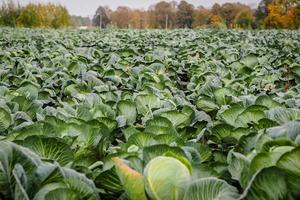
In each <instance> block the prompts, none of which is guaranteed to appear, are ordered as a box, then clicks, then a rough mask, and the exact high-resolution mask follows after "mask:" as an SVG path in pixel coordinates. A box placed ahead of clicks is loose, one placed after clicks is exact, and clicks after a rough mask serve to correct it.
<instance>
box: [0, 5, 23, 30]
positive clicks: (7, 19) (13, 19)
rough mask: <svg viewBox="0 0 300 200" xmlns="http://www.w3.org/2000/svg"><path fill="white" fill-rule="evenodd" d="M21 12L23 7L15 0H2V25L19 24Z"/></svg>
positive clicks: (0, 16) (0, 9) (0, 19)
mask: <svg viewBox="0 0 300 200" xmlns="http://www.w3.org/2000/svg"><path fill="white" fill-rule="evenodd" d="M20 13H21V7H20V5H19V4H16V3H15V2H14V1H13V0H7V1H2V6H1V8H0V25H2V26H11V27H15V26H17V18H18V17H19V15H20Z"/></svg>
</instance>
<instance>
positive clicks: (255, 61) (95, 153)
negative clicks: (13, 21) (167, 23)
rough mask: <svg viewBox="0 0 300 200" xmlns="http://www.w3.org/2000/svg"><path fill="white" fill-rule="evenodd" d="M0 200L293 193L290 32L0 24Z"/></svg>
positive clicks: (270, 199) (296, 178)
mask: <svg viewBox="0 0 300 200" xmlns="http://www.w3.org/2000/svg"><path fill="white" fill-rule="evenodd" d="M0 48H1V51H0V199H3V200H6V199H17V200H19V199H20V200H29V199H30V200H31V199H34V200H43V199H47V200H52V199H53V200H58V199H66V200H73V199H74V200H77V199H85V200H87V199H89V200H94V199H104V200H108V199H120V200H125V199H132V200H146V199H148V200H150V199H153V200H182V199H184V200H231V199H232V200H234V199H247V200H293V199H295V200H296V199H300V147H299V145H300V121H299V120H300V32H296V31H295V32H287V31H244V32H240V31H230V30H226V31H217V30H174V31H158V30H152V31H150V30H145V31H134V30H127V31H123V30H105V31H102V32H100V31H83V32H77V31H75V30H58V31H56V30H33V29H0Z"/></svg>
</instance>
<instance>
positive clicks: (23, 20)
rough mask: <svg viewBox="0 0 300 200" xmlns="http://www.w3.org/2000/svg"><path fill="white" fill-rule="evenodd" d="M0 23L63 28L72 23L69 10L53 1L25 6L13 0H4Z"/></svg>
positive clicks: (4, 24) (12, 25) (3, 24)
mask: <svg viewBox="0 0 300 200" xmlns="http://www.w3.org/2000/svg"><path fill="white" fill-rule="evenodd" d="M0 25H2V26H11V27H16V26H18V27H30V28H32V27H41V28H61V27H67V26H70V25H71V18H70V16H69V13H68V10H67V9H66V8H65V7H64V6H61V5H58V4H52V3H47V4H43V3H38V4H33V3H30V4H28V5H26V6H25V7H21V6H20V5H18V4H15V3H14V2H13V0H7V1H6V2H3V5H2V7H1V10H0Z"/></svg>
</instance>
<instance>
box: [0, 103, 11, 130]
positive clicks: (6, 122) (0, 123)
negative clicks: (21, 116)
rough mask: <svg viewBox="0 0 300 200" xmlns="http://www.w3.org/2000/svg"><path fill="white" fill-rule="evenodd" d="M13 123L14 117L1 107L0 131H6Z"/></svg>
mask: <svg viewBox="0 0 300 200" xmlns="http://www.w3.org/2000/svg"><path fill="white" fill-rule="evenodd" d="M11 123H12V118H11V115H10V113H9V112H8V111H7V110H6V109H4V108H1V107H0V132H2V131H5V130H6V129H7V128H8V127H9V126H10V125H11Z"/></svg>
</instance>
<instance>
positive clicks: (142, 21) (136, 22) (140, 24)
mask: <svg viewBox="0 0 300 200" xmlns="http://www.w3.org/2000/svg"><path fill="white" fill-rule="evenodd" d="M130 24H131V27H132V28H135V29H143V28H146V27H148V25H147V24H148V22H147V12H145V11H143V10H139V9H135V10H132V11H131V19H130Z"/></svg>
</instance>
